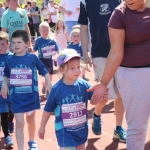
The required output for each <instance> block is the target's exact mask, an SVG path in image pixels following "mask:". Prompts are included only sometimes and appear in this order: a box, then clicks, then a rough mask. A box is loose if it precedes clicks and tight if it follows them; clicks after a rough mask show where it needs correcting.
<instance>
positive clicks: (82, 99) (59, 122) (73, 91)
mask: <svg viewBox="0 0 150 150" xmlns="http://www.w3.org/2000/svg"><path fill="white" fill-rule="evenodd" d="M90 87H91V86H90V85H89V84H88V83H87V82H86V81H84V80H82V79H77V80H76V81H75V83H74V85H66V84H64V83H63V81H62V79H61V80H59V81H58V82H57V83H56V84H55V85H54V86H53V87H52V90H51V92H50V95H49V98H48V100H47V102H46V105H45V108H44V110H45V111H46V112H55V130H56V131H55V132H56V137H57V140H58V145H59V146H62V147H69V146H79V145H81V144H83V143H85V142H86V141H87V136H88V113H86V116H85V123H83V124H82V125H76V126H71V127H67V128H66V127H64V125H63V119H62V108H63V106H69V105H70V104H71V105H72V104H73V105H76V104H77V105H78V104H85V107H86V110H87V105H88V100H90V99H91V97H92V94H93V92H87V91H86V90H87V89H89V88H90ZM74 112H75V111H74ZM74 112H73V113H74ZM77 113H78V112H77ZM77 113H76V114H77ZM74 117H75V116H74ZM72 119H75V118H72Z"/></svg>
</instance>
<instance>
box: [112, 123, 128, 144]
mask: <svg viewBox="0 0 150 150" xmlns="http://www.w3.org/2000/svg"><path fill="white" fill-rule="evenodd" d="M113 138H114V139H117V140H119V141H120V142H122V143H126V131H125V129H123V128H122V126H119V128H118V129H116V128H115V129H114V136H113Z"/></svg>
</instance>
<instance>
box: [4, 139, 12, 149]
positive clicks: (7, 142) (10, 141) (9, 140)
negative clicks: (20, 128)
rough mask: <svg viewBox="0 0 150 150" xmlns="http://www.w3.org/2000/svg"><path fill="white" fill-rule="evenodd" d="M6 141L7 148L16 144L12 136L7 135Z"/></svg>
mask: <svg viewBox="0 0 150 150" xmlns="http://www.w3.org/2000/svg"><path fill="white" fill-rule="evenodd" d="M5 143H6V147H7V148H9V147H11V146H13V145H14V142H13V140H12V138H11V136H7V137H6V139H5Z"/></svg>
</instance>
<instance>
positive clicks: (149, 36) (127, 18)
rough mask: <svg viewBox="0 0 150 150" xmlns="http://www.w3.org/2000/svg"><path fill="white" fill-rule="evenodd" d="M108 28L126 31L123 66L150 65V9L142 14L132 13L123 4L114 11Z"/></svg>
mask: <svg viewBox="0 0 150 150" xmlns="http://www.w3.org/2000/svg"><path fill="white" fill-rule="evenodd" d="M108 26H109V27H111V28H114V29H123V30H125V44H124V57H123V60H122V62H121V66H124V67H136V66H137V67H140V66H145V65H150V51H149V48H150V8H146V9H145V10H144V11H142V12H138V11H132V10H130V9H129V8H128V7H127V6H126V5H125V3H122V4H120V5H119V6H118V7H117V8H116V9H115V10H114V12H113V14H112V16H111V18H110V21H109V23H108Z"/></svg>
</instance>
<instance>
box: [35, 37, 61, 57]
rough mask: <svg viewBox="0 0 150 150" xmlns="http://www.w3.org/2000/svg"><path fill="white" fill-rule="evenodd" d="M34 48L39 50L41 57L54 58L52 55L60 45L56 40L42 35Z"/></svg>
mask: <svg viewBox="0 0 150 150" xmlns="http://www.w3.org/2000/svg"><path fill="white" fill-rule="evenodd" d="M33 50H34V51H37V50H38V57H39V58H52V55H53V54H55V53H56V51H58V50H59V47H58V44H57V43H56V42H55V41H54V40H51V39H50V38H48V39H44V38H42V37H39V38H37V39H36V41H35V45H34V47H33Z"/></svg>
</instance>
